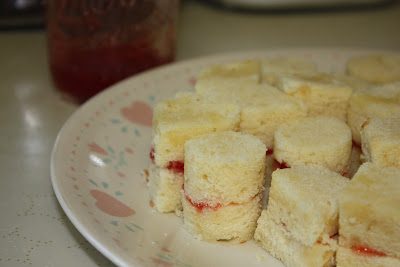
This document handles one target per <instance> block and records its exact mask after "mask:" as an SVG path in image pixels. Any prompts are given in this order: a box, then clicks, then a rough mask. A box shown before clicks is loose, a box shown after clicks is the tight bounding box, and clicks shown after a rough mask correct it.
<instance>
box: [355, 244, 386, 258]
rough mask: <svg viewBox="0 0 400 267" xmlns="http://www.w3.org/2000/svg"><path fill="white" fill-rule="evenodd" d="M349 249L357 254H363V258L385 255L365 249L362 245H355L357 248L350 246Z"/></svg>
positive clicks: (368, 248)
mask: <svg viewBox="0 0 400 267" xmlns="http://www.w3.org/2000/svg"><path fill="white" fill-rule="evenodd" d="M351 249H352V250H353V251H354V252H356V253H359V254H363V255H365V256H375V257H385V256H386V254H385V253H384V252H382V251H378V250H376V249H373V248H370V247H367V246H362V245H357V246H352V247H351Z"/></svg>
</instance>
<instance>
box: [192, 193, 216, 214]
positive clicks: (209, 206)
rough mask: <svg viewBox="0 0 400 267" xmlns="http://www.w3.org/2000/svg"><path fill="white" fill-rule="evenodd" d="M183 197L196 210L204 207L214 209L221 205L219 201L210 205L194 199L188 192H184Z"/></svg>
mask: <svg viewBox="0 0 400 267" xmlns="http://www.w3.org/2000/svg"><path fill="white" fill-rule="evenodd" d="M185 198H186V200H187V201H189V203H190V205H192V206H193V207H195V208H196V210H197V211H198V212H202V211H203V210H204V209H211V210H214V211H216V210H217V209H219V208H221V207H222V204H220V203H217V204H214V205H211V204H209V203H207V202H205V201H194V200H193V199H192V198H191V197H190V196H189V195H188V194H186V192H185Z"/></svg>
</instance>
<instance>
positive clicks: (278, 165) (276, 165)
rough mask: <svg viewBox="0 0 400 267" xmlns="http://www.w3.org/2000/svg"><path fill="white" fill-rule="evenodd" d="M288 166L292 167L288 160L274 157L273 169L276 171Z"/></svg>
mask: <svg viewBox="0 0 400 267" xmlns="http://www.w3.org/2000/svg"><path fill="white" fill-rule="evenodd" d="M287 168H290V166H289V165H288V164H287V163H286V162H284V161H282V162H279V161H277V160H276V159H274V162H273V163H272V170H273V171H275V170H276V169H287Z"/></svg>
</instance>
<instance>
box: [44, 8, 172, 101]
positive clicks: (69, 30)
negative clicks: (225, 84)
mask: <svg viewBox="0 0 400 267" xmlns="http://www.w3.org/2000/svg"><path fill="white" fill-rule="evenodd" d="M178 7H179V1H178V0H96V1H92V0H49V1H47V40H48V52H49V54H48V55H49V65H50V71H51V74H52V78H53V81H54V84H55V86H56V87H57V88H58V89H60V90H61V91H62V92H64V93H67V94H68V95H69V96H71V97H72V98H73V99H75V100H76V101H78V102H80V103H81V102H84V101H85V100H87V99H88V98H90V97H91V96H93V95H95V94H96V93H98V92H99V91H101V90H103V89H104V88H106V87H108V86H110V85H112V84H114V83H116V82H117V81H120V80H121V79H124V78H126V77H129V76H131V75H133V74H135V73H138V72H141V71H143V70H146V69H149V68H152V67H155V66H159V65H161V64H165V63H168V62H171V61H172V60H173V59H174V56H175V43H176V23H177V16H178Z"/></svg>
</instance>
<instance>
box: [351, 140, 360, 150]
mask: <svg viewBox="0 0 400 267" xmlns="http://www.w3.org/2000/svg"><path fill="white" fill-rule="evenodd" d="M352 143H353V147H357V148H360V149H361V145H360V144H358V143H357V142H356V141H354V140H353V141H352Z"/></svg>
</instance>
